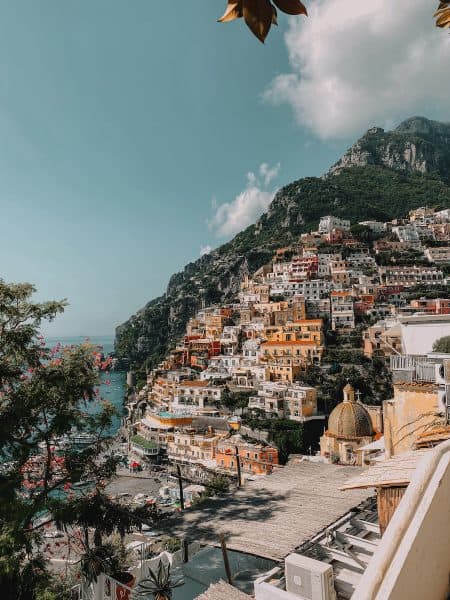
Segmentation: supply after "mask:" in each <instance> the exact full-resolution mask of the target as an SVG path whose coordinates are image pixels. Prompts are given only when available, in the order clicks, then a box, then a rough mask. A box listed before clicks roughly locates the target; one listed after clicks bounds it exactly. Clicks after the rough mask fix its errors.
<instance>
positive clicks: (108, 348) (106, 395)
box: [45, 335, 125, 434]
mask: <svg viewBox="0 0 450 600" xmlns="http://www.w3.org/2000/svg"><path fill="white" fill-rule="evenodd" d="M45 341H46V342H47V345H48V346H49V347H52V346H55V345H56V344H57V343H60V344H62V345H63V346H71V345H73V344H76V345H78V344H82V343H83V342H86V341H89V342H90V343H91V344H93V345H94V346H101V347H102V350H101V351H102V352H103V353H104V354H105V356H106V355H107V354H109V353H110V352H112V351H113V350H114V337H113V336H84V335H80V336H75V337H48V338H46V339H45ZM101 381H102V383H101V385H100V398H103V399H105V400H108V401H109V402H111V403H112V404H113V405H114V406H115V407H116V408H117V411H118V416H116V417H114V419H113V421H112V424H111V429H110V431H109V432H108V433H110V434H114V433H116V431H117V430H118V428H119V426H120V416H121V415H122V414H123V397H124V393H125V373H123V372H122V371H109V372H108V373H101ZM105 382H110V383H109V385H108V384H107V383H105ZM95 407H96V403H93V404H92V405H90V408H89V409H90V410H95Z"/></svg>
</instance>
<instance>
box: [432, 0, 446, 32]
mask: <svg viewBox="0 0 450 600" xmlns="http://www.w3.org/2000/svg"><path fill="white" fill-rule="evenodd" d="M434 16H435V18H436V26H437V27H450V0H445V1H444V2H440V3H439V7H438V9H437V11H436V12H435V13H434Z"/></svg>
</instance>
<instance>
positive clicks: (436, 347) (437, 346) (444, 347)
mask: <svg viewBox="0 0 450 600" xmlns="http://www.w3.org/2000/svg"><path fill="white" fill-rule="evenodd" d="M433 352H444V353H446V354H450V335H446V336H444V337H441V338H439V339H438V340H436V341H435V342H434V344H433Z"/></svg>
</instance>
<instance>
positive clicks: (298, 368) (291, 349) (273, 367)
mask: <svg viewBox="0 0 450 600" xmlns="http://www.w3.org/2000/svg"><path fill="white" fill-rule="evenodd" d="M322 350H323V349H322V348H321V347H319V346H317V344H316V343H314V342H310V341H307V340H297V341H277V342H276V341H274V342H264V343H263V344H261V363H262V364H264V365H267V368H268V371H269V377H270V380H271V381H288V382H292V381H294V379H296V378H297V376H298V375H300V373H301V372H302V371H304V370H305V368H306V367H307V365H308V364H312V363H313V362H318V361H320V358H321V356H322Z"/></svg>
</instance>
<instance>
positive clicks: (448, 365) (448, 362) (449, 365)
mask: <svg viewBox="0 0 450 600" xmlns="http://www.w3.org/2000/svg"><path fill="white" fill-rule="evenodd" d="M442 366H443V367H444V369H443V371H444V381H445V383H450V359H448V358H445V359H444V360H443V361H442Z"/></svg>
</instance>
